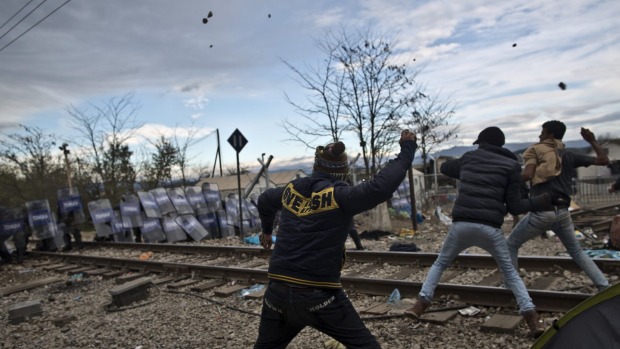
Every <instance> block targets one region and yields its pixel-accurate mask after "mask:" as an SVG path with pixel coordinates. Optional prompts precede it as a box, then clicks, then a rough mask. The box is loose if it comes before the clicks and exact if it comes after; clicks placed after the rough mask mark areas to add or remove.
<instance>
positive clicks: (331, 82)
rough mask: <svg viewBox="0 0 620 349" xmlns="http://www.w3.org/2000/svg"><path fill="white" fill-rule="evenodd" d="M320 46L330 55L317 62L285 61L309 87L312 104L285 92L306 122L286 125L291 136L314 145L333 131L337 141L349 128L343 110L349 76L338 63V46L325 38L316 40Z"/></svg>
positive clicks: (334, 138) (298, 78)
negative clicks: (302, 65) (294, 63)
mask: <svg viewBox="0 0 620 349" xmlns="http://www.w3.org/2000/svg"><path fill="white" fill-rule="evenodd" d="M316 46H317V47H318V48H319V49H320V50H321V51H323V52H324V53H325V54H326V58H325V59H324V60H323V61H322V63H320V64H317V66H310V65H306V66H305V70H300V69H298V68H296V67H294V66H292V65H291V64H289V63H287V62H286V61H284V64H286V65H287V66H288V67H289V69H291V70H292V71H293V72H294V73H295V75H296V76H297V79H296V81H297V83H298V84H299V85H300V86H301V87H303V88H305V89H306V90H308V92H309V93H310V95H309V96H308V97H307V100H308V104H309V105H308V106H303V105H301V104H299V103H295V102H294V101H293V100H291V99H290V97H289V96H288V94H286V93H285V98H286V101H287V102H288V103H289V104H291V105H292V106H294V107H295V109H296V111H297V113H298V114H299V115H301V117H302V118H303V120H304V122H302V123H300V122H299V120H293V121H291V120H285V121H284V122H283V127H284V129H285V130H286V132H287V133H288V134H289V135H290V136H291V137H292V138H290V139H288V140H292V141H297V142H300V143H302V144H304V145H306V147H308V148H310V149H314V147H315V146H316V145H314V143H315V142H316V141H317V140H318V139H320V138H322V137H325V134H329V135H330V138H331V139H332V140H333V141H334V142H337V141H338V140H340V139H341V138H342V133H343V132H344V131H345V130H346V129H347V127H346V125H347V123H346V121H345V120H344V118H345V115H344V114H343V110H344V108H343V102H344V98H343V94H344V92H345V76H344V74H343V73H342V70H340V69H338V67H337V66H336V63H338V62H335V61H334V59H335V49H334V48H333V47H331V46H329V45H327V44H326V43H325V42H321V41H316Z"/></svg>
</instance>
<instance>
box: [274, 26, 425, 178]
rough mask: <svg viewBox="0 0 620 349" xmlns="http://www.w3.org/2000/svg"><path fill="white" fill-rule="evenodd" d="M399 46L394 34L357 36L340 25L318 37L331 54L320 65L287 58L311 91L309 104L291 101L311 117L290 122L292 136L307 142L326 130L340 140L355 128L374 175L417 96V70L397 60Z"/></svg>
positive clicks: (361, 33)
mask: <svg viewBox="0 0 620 349" xmlns="http://www.w3.org/2000/svg"><path fill="white" fill-rule="evenodd" d="M395 45H396V43H395V39H394V38H391V37H387V35H384V34H381V33H379V34H376V33H374V32H373V31H372V30H370V29H367V30H364V31H362V30H358V31H356V32H355V33H354V34H352V35H349V34H348V33H347V32H346V31H345V30H344V29H341V31H340V32H338V33H334V32H332V31H329V32H328V33H327V35H325V36H324V37H322V38H321V39H319V40H318V41H317V46H318V47H319V48H320V49H321V50H322V51H323V52H324V53H326V55H327V58H326V59H325V60H324V61H323V62H322V63H321V64H320V65H319V67H317V68H308V67H306V70H301V69H296V68H295V67H292V66H291V65H290V64H288V63H287V66H289V68H291V70H292V71H293V72H294V73H295V75H296V76H297V78H298V82H299V83H300V85H301V86H302V87H304V88H306V89H307V90H309V91H310V93H311V95H310V96H309V97H308V102H309V104H310V106H309V107H302V106H300V105H299V104H295V103H292V102H290V103H291V104H293V105H294V106H295V107H296V108H297V110H298V112H300V114H302V116H304V118H305V119H306V120H307V121H309V122H308V123H307V124H305V125H300V126H297V125H299V123H296V122H294V121H290V120H289V121H287V122H286V124H285V125H286V127H285V129H286V131H287V132H288V134H289V135H291V136H292V139H293V140H297V141H300V142H302V143H304V144H306V145H307V146H308V145H309V141H314V140H315V139H316V138H318V137H321V136H325V134H326V133H328V134H329V135H330V136H331V138H332V140H334V141H335V140H338V139H340V137H341V135H342V133H343V132H351V133H352V134H353V136H354V137H355V138H356V139H357V140H358V141H359V145H360V147H361V148H362V156H363V160H364V166H365V169H366V175H367V176H370V175H371V174H374V173H375V172H376V171H377V170H378V169H379V168H380V165H381V161H382V160H383V158H384V156H385V155H386V154H387V153H388V152H389V151H390V150H391V149H392V147H393V144H394V142H393V141H394V139H396V137H397V136H398V129H399V127H398V125H399V123H400V119H401V118H402V116H403V115H405V114H407V113H408V109H410V108H412V107H413V105H414V104H415V101H416V99H417V97H418V95H417V92H416V90H415V85H414V80H415V78H416V76H417V72H416V71H413V70H410V69H409V67H408V66H407V64H406V63H402V64H399V63H397V62H396V55H395V53H394V51H393V47H395ZM343 121H344V122H345V123H344V126H343ZM326 131H327V132H326Z"/></svg>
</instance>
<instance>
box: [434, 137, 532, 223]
mask: <svg viewBox="0 0 620 349" xmlns="http://www.w3.org/2000/svg"><path fill="white" fill-rule="evenodd" d="M441 173H443V174H445V175H446V176H449V177H452V178H456V179H458V180H459V181H460V183H459V195H458V197H457V199H456V202H455V203H454V207H453V209H452V220H453V221H455V222H458V221H464V222H472V223H481V224H486V225H490V226H493V227H496V228H501V226H502V224H503V223H504V216H505V215H506V213H507V212H510V213H511V214H514V215H518V214H522V213H525V212H528V211H531V210H534V209H536V208H538V207H539V206H542V204H543V202H542V200H539V198H533V199H527V198H526V199H522V196H521V190H520V187H521V178H520V174H521V166H520V165H519V163H518V162H517V158H516V156H515V155H514V154H513V153H512V152H511V151H509V150H508V149H506V148H502V147H497V146H493V145H486V144H483V145H480V146H479V147H478V149H476V150H472V151H469V152H467V153H465V154H463V156H462V157H460V158H459V159H455V160H449V161H447V162H445V163H443V164H442V165H441Z"/></svg>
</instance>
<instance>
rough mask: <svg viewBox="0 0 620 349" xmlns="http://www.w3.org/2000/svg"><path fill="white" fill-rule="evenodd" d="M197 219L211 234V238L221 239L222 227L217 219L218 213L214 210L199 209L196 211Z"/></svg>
mask: <svg viewBox="0 0 620 349" xmlns="http://www.w3.org/2000/svg"><path fill="white" fill-rule="evenodd" d="M196 219H197V220H198V221H199V222H200V224H202V226H203V227H204V228H205V229H207V231H208V232H209V236H208V237H209V238H212V239H213V238H219V237H221V236H222V235H221V233H220V225H219V221H218V219H217V213H216V212H215V211H214V210H213V209H212V208H208V207H207V208H199V209H198V210H197V211H196Z"/></svg>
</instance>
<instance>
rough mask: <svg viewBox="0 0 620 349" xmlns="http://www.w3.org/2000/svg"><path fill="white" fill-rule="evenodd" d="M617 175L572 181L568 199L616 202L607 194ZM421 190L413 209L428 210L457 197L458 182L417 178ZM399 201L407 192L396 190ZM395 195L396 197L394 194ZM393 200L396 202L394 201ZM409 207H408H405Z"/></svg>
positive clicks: (593, 203)
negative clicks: (419, 181) (570, 197)
mask: <svg viewBox="0 0 620 349" xmlns="http://www.w3.org/2000/svg"><path fill="white" fill-rule="evenodd" d="M616 177H617V175H612V176H597V177H584V178H573V185H572V193H571V194H572V199H573V201H574V202H575V203H576V204H577V205H579V206H586V207H587V206H596V205H605V204H612V203H614V202H618V203H620V193H617V192H616V193H609V191H608V189H609V187H610V185H611V184H612V183H613V182H615V180H616ZM420 180H421V182H422V185H421V190H420V191H419V192H417V191H416V206H417V209H418V210H419V209H423V210H432V209H433V208H435V207H438V206H439V207H445V206H450V205H452V204H453V203H454V200H456V197H457V196H458V184H459V183H458V180H456V179H454V178H450V177H447V176H444V175H437V176H435V175H432V174H431V175H424V176H420ZM399 193H400V196H399V200H400V201H401V202H403V201H407V202H410V201H409V200H410V198H409V192H408V191H407V190H404V191H399ZM397 196H398V195H397ZM394 201H396V200H394ZM409 207H410V206H409Z"/></svg>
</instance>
